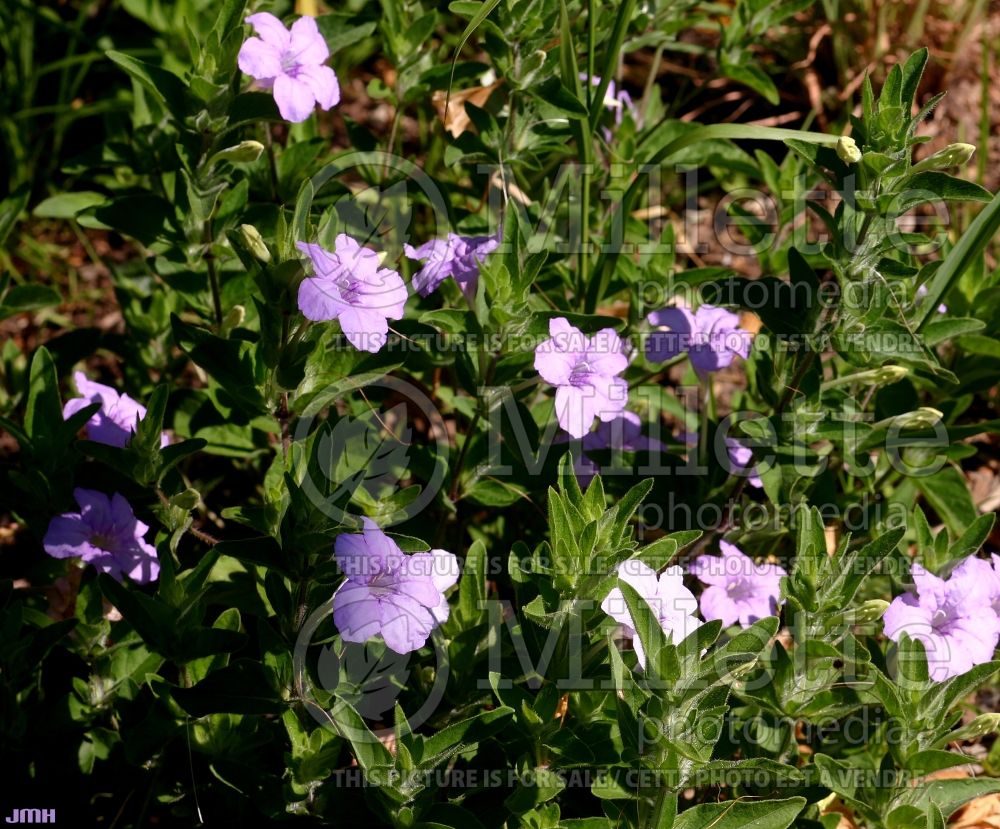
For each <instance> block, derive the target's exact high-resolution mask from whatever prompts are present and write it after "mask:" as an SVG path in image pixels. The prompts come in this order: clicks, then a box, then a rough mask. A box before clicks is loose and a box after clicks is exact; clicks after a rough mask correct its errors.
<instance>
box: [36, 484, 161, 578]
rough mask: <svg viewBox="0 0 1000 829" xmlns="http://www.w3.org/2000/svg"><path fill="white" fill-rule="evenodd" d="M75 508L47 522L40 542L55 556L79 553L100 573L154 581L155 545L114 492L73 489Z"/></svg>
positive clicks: (157, 572)
mask: <svg viewBox="0 0 1000 829" xmlns="http://www.w3.org/2000/svg"><path fill="white" fill-rule="evenodd" d="M73 497H74V498H75V499H76V502H77V504H79V505H80V511H79V512H67V513H65V514H63V515H57V516H56V517H55V518H53V519H52V521H51V522H50V523H49V528H48V530H47V531H46V533H45V538H43V539H42V546H43V547H44V548H45V552H47V553H48V554H49V555H50V556H53V557H55V558H74V557H77V556H79V557H80V558H82V559H83V560H84V561H85V562H86V563H87V564H93V565H94V566H95V567H96V568H97V569H98V570H100V571H101V572H102V573H108V574H109V575H111V576H113V577H114V578H116V579H118V580H119V581H121V578H122V575H123V574H124V575H126V576H128V577H129V578H130V579H132V580H133V581H137V582H139V583H140V584H144V583H146V582H151V581H156V579H157V578H158V577H159V575H160V562H159V561H158V560H157V557H156V548H155V547H154V546H153V545H152V544H148V543H147V542H146V541H145V539H144V536H145V535H146V533H147V532H149V526H148V525H147V524H143V523H142V522H141V521H140V520H139V519H137V518H136V517H135V513H134V512H132V507H131V506H130V505H129V502H128V501H126V500H125V498H124V497H123V496H122V495H119V494H118V493H117V492H116V493H115V494H114V495H113V496H112V497H111V498H109V497H108V496H107V495H105V494H104V493H103V492H96V491H94V490H92V489H76V490H74V491H73Z"/></svg>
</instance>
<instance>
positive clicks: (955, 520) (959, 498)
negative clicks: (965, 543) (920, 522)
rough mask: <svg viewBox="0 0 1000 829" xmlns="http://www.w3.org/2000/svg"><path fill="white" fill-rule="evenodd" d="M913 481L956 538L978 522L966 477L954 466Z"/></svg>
mask: <svg viewBox="0 0 1000 829" xmlns="http://www.w3.org/2000/svg"><path fill="white" fill-rule="evenodd" d="M912 480H913V482H914V483H915V484H916V486H917V489H919V490H920V491H921V492H922V493H923V495H924V497H925V498H926V499H927V501H928V502H929V503H930V505H931V506H932V507H933V508H934V511H935V512H936V513H937V514H938V515H939V516H940V517H941V520H942V521H944V523H945V526H947V527H948V530H949V532H951V534H952V535H953V536H959V535H961V534H962V533H963V532H964V531H965V528H966V527H968V526H969V525H970V524H972V522H973V521H975V520H976V517H977V512H976V505H975V504H974V503H973V502H972V495H971V494H970V493H969V487H968V486H967V485H966V482H965V478H964V476H963V475H962V473H961V472H959V471H958V469H956V468H955V467H954V466H952V465H951V464H948V465H947V466H945V467H943V468H942V469H940V470H939V471H938V472H935V473H934V474H933V475H925V476H923V477H914V478H913V479H912Z"/></svg>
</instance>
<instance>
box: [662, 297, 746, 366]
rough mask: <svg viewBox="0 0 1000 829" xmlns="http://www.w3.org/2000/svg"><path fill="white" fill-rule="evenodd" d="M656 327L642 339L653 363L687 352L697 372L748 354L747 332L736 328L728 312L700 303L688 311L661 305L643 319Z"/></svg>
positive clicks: (734, 315) (731, 314)
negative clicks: (700, 304) (693, 309)
mask: <svg viewBox="0 0 1000 829" xmlns="http://www.w3.org/2000/svg"><path fill="white" fill-rule="evenodd" d="M646 319H647V320H648V321H649V323H650V324H651V325H653V326H656V327H657V329H658V330H656V331H653V332H651V333H650V334H649V335H648V337H647V338H646V357H647V358H648V359H649V360H650V361H651V362H654V363H662V362H665V361H666V360H671V359H673V358H674V357H677V356H678V355H680V354H684V353H687V355H688V358H689V359H690V360H691V365H692V366H694V368H695V371H697V372H698V373H699V374H707V373H708V372H710V371H718V370H719V369H720V368H726V367H727V366H728V365H730V364H731V363H732V362H733V357H736V356H739V357H742V358H743V359H746V358H747V357H748V356H749V355H750V332H748V331H744V330H742V329H741V328H740V327H739V324H740V318H739V316H738V315H737V314H734V313H733V312H732V311H727V310H726V309H725V308H717V307H715V306H714V305H702V306H700V307H699V308H698V310H697V311H695V312H694V313H692V312H691V311H689V310H688V309H687V308H680V307H676V308H661V309H660V310H659V311H654V312H653V313H652V314H650V315H649V316H648V317H647V318H646Z"/></svg>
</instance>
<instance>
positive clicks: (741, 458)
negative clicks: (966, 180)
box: [726, 438, 764, 489]
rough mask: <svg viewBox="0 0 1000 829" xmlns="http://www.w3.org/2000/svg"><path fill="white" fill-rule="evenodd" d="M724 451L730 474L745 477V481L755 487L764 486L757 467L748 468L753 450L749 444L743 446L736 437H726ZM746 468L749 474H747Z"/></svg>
mask: <svg viewBox="0 0 1000 829" xmlns="http://www.w3.org/2000/svg"><path fill="white" fill-rule="evenodd" d="M726 453H727V454H728V455H729V465H730V469H729V472H730V473H731V474H733V475H739V476H740V477H745V478H746V479H747V483H748V484H750V486H752V487H754V488H755V489H760V488H761V487H762V486H764V483H763V482H762V481H761V479H760V474H759V473H758V472H757V467H756V466H755V467H752V468H750V462H751V461H752V460H753V450H752V449H751V448H750V447H749V446H744V445H743V444H742V443H740V441H738V440H737V439H736V438H726ZM748 470H749V474H747V473H748Z"/></svg>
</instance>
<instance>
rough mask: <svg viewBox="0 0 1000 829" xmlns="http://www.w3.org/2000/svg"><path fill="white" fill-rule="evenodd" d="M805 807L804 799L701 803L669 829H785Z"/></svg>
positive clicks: (682, 813)
mask: <svg viewBox="0 0 1000 829" xmlns="http://www.w3.org/2000/svg"><path fill="white" fill-rule="evenodd" d="M805 805H806V799H805V798H804V797H790V798H788V799H787V800H757V801H754V800H748V801H742V800H730V801H728V802H726V803H703V804H701V805H699V806H693V807H692V808H690V809H688V810H686V811H684V812H681V813H680V815H678V816H677V820H675V821H674V824H673V829H787V827H789V826H791V825H792V822H793V821H794V820H795V818H796V817H798V815H799V812H801V811H802V809H803V808H805Z"/></svg>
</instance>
